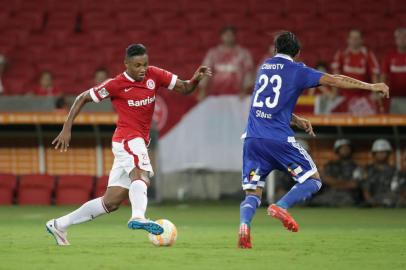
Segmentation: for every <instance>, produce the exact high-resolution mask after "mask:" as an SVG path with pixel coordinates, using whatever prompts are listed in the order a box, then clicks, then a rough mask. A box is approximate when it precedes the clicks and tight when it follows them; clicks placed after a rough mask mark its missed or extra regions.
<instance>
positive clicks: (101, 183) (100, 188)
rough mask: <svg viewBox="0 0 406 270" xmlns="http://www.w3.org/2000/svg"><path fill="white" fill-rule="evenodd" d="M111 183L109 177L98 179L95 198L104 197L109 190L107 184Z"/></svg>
mask: <svg viewBox="0 0 406 270" xmlns="http://www.w3.org/2000/svg"><path fill="white" fill-rule="evenodd" d="M108 182H109V176H108V175H104V176H101V177H99V178H97V181H96V188H95V191H94V197H95V198H98V197H101V196H103V195H104V192H105V191H106V188H107V184H108Z"/></svg>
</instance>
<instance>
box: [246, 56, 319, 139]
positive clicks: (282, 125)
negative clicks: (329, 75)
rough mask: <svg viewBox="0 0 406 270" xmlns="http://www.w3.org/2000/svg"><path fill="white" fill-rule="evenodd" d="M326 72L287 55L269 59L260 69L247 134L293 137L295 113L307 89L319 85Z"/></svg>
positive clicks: (283, 137)
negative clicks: (291, 123) (292, 122)
mask: <svg viewBox="0 0 406 270" xmlns="http://www.w3.org/2000/svg"><path fill="white" fill-rule="evenodd" d="M322 75H323V73H321V72H319V71H317V70H315V69H312V68H309V67H307V66H306V65H304V64H303V63H297V62H294V61H293V60H292V58H290V57H289V56H288V55H284V54H277V55H275V56H274V57H272V58H269V59H267V60H266V61H265V62H264V63H263V64H262V66H261V67H260V68H259V70H258V74H257V78H256V82H255V88H254V93H253V95H252V98H251V102H252V103H251V109H250V113H249V117H248V124H247V128H246V134H245V137H247V138H249V137H253V138H264V139H276V140H283V141H286V139H287V137H290V136H293V135H294V132H293V130H292V128H291V127H290V121H291V118H292V112H293V110H294V108H295V106H296V102H297V99H298V98H299V96H300V94H301V93H302V91H303V90H304V89H307V88H311V87H315V86H317V85H319V81H320V78H321V76H322Z"/></svg>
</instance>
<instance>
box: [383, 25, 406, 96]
mask: <svg viewBox="0 0 406 270" xmlns="http://www.w3.org/2000/svg"><path fill="white" fill-rule="evenodd" d="M395 43H396V47H397V48H396V50H394V51H392V52H390V53H388V54H386V55H385V58H384V60H383V63H382V77H383V78H382V80H383V81H384V82H387V83H388V85H389V86H390V88H391V95H392V96H394V97H404V96H406V28H398V29H396V31H395Z"/></svg>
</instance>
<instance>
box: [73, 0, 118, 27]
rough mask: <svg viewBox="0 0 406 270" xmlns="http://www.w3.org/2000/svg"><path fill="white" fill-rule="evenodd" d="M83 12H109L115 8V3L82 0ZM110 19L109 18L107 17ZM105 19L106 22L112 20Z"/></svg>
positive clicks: (108, 0) (100, 0) (105, 0)
mask: <svg viewBox="0 0 406 270" xmlns="http://www.w3.org/2000/svg"><path fill="white" fill-rule="evenodd" d="M80 2H81V10H82V12H83V13H88V12H101V13H103V12H108V11H109V10H111V9H112V8H113V7H114V3H112V1H110V0H98V1H94V0H81V1H80ZM107 18H108V17H107ZM107 18H105V20H106V21H109V22H111V20H108V19H107Z"/></svg>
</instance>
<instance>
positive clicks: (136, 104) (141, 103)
mask: <svg viewBox="0 0 406 270" xmlns="http://www.w3.org/2000/svg"><path fill="white" fill-rule="evenodd" d="M127 102H128V106H130V107H140V106H145V105H149V104H151V103H154V102H155V96H152V97H147V98H145V99H141V100H132V99H129V100H128V101H127Z"/></svg>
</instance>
